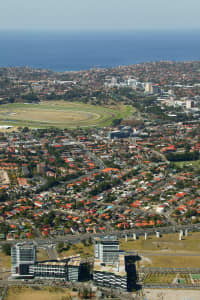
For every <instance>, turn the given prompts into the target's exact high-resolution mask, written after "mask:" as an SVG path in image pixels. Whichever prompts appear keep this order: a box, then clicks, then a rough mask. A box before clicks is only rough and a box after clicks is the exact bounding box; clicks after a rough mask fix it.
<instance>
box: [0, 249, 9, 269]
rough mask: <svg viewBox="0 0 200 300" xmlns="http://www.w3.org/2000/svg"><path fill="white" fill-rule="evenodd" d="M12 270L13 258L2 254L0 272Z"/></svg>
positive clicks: (0, 253) (0, 255)
mask: <svg viewBox="0 0 200 300" xmlns="http://www.w3.org/2000/svg"><path fill="white" fill-rule="evenodd" d="M10 268H11V257H10V256H8V255H5V254H4V253H3V252H0V271H4V270H5V269H6V270H10Z"/></svg>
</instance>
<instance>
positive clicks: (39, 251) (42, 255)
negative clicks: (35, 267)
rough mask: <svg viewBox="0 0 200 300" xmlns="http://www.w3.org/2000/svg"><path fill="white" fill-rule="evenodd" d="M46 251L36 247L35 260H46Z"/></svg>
mask: <svg viewBox="0 0 200 300" xmlns="http://www.w3.org/2000/svg"><path fill="white" fill-rule="evenodd" d="M48 258H49V257H48V255H47V251H46V250H44V249H42V248H37V260H38V261H41V260H48Z"/></svg>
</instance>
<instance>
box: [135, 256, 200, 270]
mask: <svg viewBox="0 0 200 300" xmlns="http://www.w3.org/2000/svg"><path fill="white" fill-rule="evenodd" d="M141 258H142V260H141V261H139V262H138V267H156V268H157V267H158V268H200V256H186V255H185V256H184V255H178V256H173V255H159V254H158V255H151V254H150V253H149V254H148V253H146V254H145V255H144V256H143V255H142V256H141Z"/></svg>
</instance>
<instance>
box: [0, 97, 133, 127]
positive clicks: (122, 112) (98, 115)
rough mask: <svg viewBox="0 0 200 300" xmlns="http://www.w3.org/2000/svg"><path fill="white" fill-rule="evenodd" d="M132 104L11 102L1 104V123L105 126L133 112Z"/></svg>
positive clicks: (33, 125)
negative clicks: (105, 105)
mask: <svg viewBox="0 0 200 300" xmlns="http://www.w3.org/2000/svg"><path fill="white" fill-rule="evenodd" d="M132 112H133V108H132V107H131V106H125V105H118V106H108V107H103V106H94V105H88V104H83V103H77V102H76V103H72V102H66V101H45V102H41V103H39V104H25V103H13V104H3V105H1V106H0V125H11V126H22V127H23V126H28V127H37V128H38V127H40V128H41V127H44V128H45V127H50V126H55V127H60V128H67V127H77V126H86V127H89V126H108V125H110V124H111V123H112V121H113V120H114V119H116V118H117V119H118V118H121V119H124V118H127V117H129V116H131V115H132Z"/></svg>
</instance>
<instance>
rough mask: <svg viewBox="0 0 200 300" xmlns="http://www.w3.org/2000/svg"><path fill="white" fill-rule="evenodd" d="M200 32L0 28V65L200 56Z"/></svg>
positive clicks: (76, 67) (60, 67)
mask: <svg viewBox="0 0 200 300" xmlns="http://www.w3.org/2000/svg"><path fill="white" fill-rule="evenodd" d="M199 37H200V30H199V29H194V30H178V29H176V30H150V29H149V30H135V31H132V30H125V31H123V30H118V31H117V30H115V31H102V30H99V31H97V30H94V31H93V30H88V31H86V30H84V31H80V30H79V31H78V30H73V31H72V30H68V31H66V30H19V29H18V30H10V29H7V30H0V43H1V50H0V67H27V66H28V67H30V68H36V69H49V70H52V71H58V72H64V71H81V70H89V69H91V68H113V67H117V66H128V65H133V64H138V63H145V62H153V61H175V62H181V61H198V60H200V38H199Z"/></svg>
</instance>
